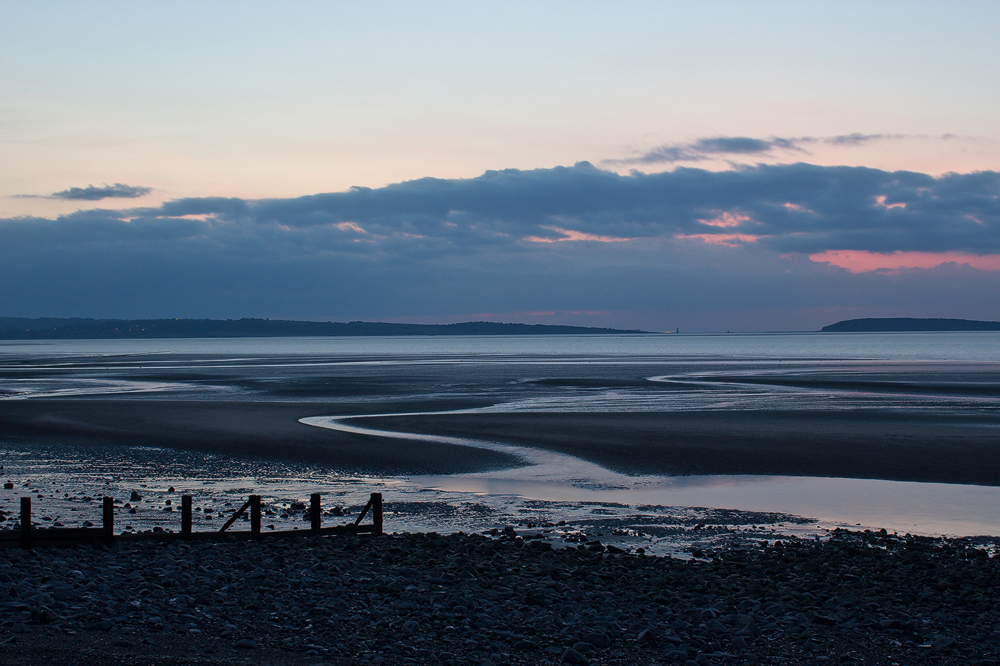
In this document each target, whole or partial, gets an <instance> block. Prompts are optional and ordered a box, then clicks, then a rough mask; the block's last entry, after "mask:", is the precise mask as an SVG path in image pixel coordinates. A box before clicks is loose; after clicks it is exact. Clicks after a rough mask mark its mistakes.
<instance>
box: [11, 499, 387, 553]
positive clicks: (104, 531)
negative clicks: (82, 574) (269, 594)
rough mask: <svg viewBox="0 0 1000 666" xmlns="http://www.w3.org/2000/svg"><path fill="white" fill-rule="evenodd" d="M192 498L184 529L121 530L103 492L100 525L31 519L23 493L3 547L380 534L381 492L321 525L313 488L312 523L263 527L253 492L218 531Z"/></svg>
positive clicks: (184, 504)
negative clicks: (42, 524)
mask: <svg viewBox="0 0 1000 666" xmlns="http://www.w3.org/2000/svg"><path fill="white" fill-rule="evenodd" d="M192 506H193V501H192V497H191V495H182V496H181V529H180V531H179V532H166V531H155V530H154V531H150V532H122V533H121V534H115V504H114V499H113V498H111V497H105V498H104V500H103V520H102V524H101V526H100V527H78V528H74V527H49V528H39V527H37V526H35V525H32V523H31V498H30V497H22V498H21V516H20V523H19V526H18V527H17V528H15V529H11V530H3V531H0V548H25V549H29V548H35V547H39V546H71V545H75V544H81V543H106V544H109V545H110V544H114V543H118V542H123V541H125V542H129V541H195V540H197V541H224V540H233V539H236V540H257V539H264V538H268V539H269V538H275V537H277V538H282V537H285V538H287V537H301V536H310V535H313V536H315V535H323V534H372V535H381V534H382V493H372V494H371V498H370V499H369V500H368V503H367V504H365V507H364V509H362V510H361V513H359V514H358V517H357V518H356V519H355V520H354V522H353V523H345V524H343V525H331V526H328V527H323V525H322V516H323V512H322V498H321V496H320V494H319V493H314V494H313V495H312V496H311V497H310V500H309V529H304V530H269V531H262V530H261V507H262V506H263V505H262V503H261V498H260V495H250V497H249V498H248V499H247V501H246V502H245V503H244V504H243V506H241V507H240V508H239V509H237V510H236V511H235V512H234V513H233V515H232V516H230V517H229V520H227V521H226V523H225V524H224V525H223V526H222V528H221V529H220V530H218V531H195V530H194V519H193V514H192ZM247 512H249V520H250V529H249V530H244V531H235V530H233V531H230V530H229V528H230V527H232V525H233V523H235V522H236V521H237V520H238V519H239V518H240V517H241V516H245V515H246V514H247ZM369 513H371V519H372V522H371V523H369V524H362V522H361V521H363V520H364V519H365V517H366V516H367V515H368V514H369Z"/></svg>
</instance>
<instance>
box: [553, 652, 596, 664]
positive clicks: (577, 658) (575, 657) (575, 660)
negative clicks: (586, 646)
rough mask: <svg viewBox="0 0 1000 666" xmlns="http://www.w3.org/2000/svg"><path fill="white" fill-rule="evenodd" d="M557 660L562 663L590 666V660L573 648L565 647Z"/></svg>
mask: <svg viewBox="0 0 1000 666" xmlns="http://www.w3.org/2000/svg"><path fill="white" fill-rule="evenodd" d="M559 661H560V662H561V663H563V664H576V665H577V666H590V660H589V659H587V658H586V657H584V656H583V655H582V654H580V653H579V652H577V651H576V650H574V649H573V648H566V650H565V651H564V652H563V653H562V657H560V658H559Z"/></svg>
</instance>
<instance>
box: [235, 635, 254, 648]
mask: <svg viewBox="0 0 1000 666" xmlns="http://www.w3.org/2000/svg"><path fill="white" fill-rule="evenodd" d="M233 645H234V646H236V647H238V648H241V649H243V650H256V649H257V641H255V640H253V639H252V638H241V639H240V640H238V641H236V642H235V643H233Z"/></svg>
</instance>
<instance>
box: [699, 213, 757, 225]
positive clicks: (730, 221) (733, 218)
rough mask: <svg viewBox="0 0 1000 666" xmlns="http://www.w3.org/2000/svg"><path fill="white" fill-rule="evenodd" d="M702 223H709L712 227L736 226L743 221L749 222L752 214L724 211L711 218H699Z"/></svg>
mask: <svg viewBox="0 0 1000 666" xmlns="http://www.w3.org/2000/svg"><path fill="white" fill-rule="evenodd" d="M698 221H699V222H701V223H702V224H707V225H708V226H710V227H735V226H738V225H739V224H741V223H743V222H749V221H750V216H749V215H744V214H743V213H728V212H724V213H722V214H721V215H719V216H718V217H713V218H712V219H710V220H698Z"/></svg>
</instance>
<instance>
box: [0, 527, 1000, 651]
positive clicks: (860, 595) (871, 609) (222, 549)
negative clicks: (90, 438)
mask: <svg viewBox="0 0 1000 666" xmlns="http://www.w3.org/2000/svg"><path fill="white" fill-rule="evenodd" d="M533 536H534V535H533V534H532V533H531V532H530V531H522V532H520V533H516V532H515V531H514V530H513V529H510V528H508V529H505V530H504V531H503V532H502V533H499V534H498V535H497V538H488V537H484V536H477V535H464V534H452V535H448V536H439V535H436V534H422V535H399V536H384V537H346V536H345V537H325V538H324V537H308V538H298V539H287V540H279V539H272V540H265V541H262V542H259V543H256V542H231V543H218V544H212V543H206V542H195V543H191V544H186V543H180V542H175V543H173V544H170V545H163V544H153V543H146V544H132V545H125V544H117V545H115V546H114V547H111V548H109V547H106V546H96V547H78V548H73V549H41V550H36V551H33V552H26V551H21V550H19V549H11V550H7V551H3V552H0V591H2V592H3V599H2V601H0V662H2V663H4V664H11V665H14V664H18V665H21V664H24V665H34V664H47V665H49V666H73V665H76V664H86V663H100V664H108V665H121V666H125V665H136V666H167V665H168V664H169V665H180V664H192V665H194V664H204V665H209V664H217V665H224V664H254V665H258V664H261V665H262V664H274V665H287V666H291V665H296V666H298V665H303V666H304V665H309V664H331V665H346V664H350V665H361V664H374V665H376V666H378V665H387V666H388V665H395V664H442V665H444V666H453V665H456V666H457V665H458V664H476V665H479V664H482V665H484V666H490V665H497V666H499V665H500V664H556V663H560V664H580V665H586V664H595V665H596V664H608V665H617V664H621V665H633V664H643V665H645V664H650V665H652V664H682V665H684V666H708V665H711V664H776V663H777V664H825V663H839V664H884V665H885V666H891V665H896V664H942V665H950V664H964V665H970V666H987V665H993V664H996V663H997V658H998V654H1000V624H998V623H1000V587H998V581H1000V560H998V559H997V558H995V557H991V556H990V555H989V554H988V552H987V550H985V549H982V548H977V547H976V546H977V545H982V544H976V543H974V542H972V541H970V540H945V539H931V538H922V537H914V538H910V537H895V536H892V535H886V534H884V533H883V534H880V533H873V532H865V533H857V532H845V531H838V532H835V533H834V534H833V535H832V536H831V538H830V539H829V540H827V541H823V542H820V541H818V540H815V541H814V540H798V539H786V540H784V541H779V542H776V543H770V544H767V543H764V544H761V543H759V542H758V543H753V542H749V543H746V544H744V545H743V546H741V547H733V548H726V549H720V550H716V551H712V552H700V551H699V552H696V553H695V555H696V557H697V558H698V559H695V560H681V559H675V558H659V557H650V556H646V555H643V554H640V553H625V552H621V551H620V550H617V549H614V548H606V547H605V546H604V545H603V544H601V543H600V542H597V541H584V542H583V543H580V544H579V545H577V546H576V547H570V548H561V549H552V548H551V547H550V546H549V544H547V543H544V542H541V541H537V540H535V539H533Z"/></svg>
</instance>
